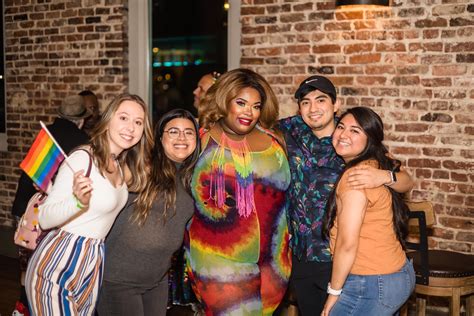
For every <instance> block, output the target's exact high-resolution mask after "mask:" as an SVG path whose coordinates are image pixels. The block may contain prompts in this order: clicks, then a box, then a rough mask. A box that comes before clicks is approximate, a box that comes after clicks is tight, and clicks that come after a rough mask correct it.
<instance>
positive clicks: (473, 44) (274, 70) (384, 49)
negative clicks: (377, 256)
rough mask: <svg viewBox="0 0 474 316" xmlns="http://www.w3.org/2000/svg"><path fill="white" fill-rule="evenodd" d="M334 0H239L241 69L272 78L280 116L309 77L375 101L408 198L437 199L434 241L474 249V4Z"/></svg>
mask: <svg viewBox="0 0 474 316" xmlns="http://www.w3.org/2000/svg"><path fill="white" fill-rule="evenodd" d="M334 3H335V1H330V2H323V1H291V0H244V1H243V3H242V8H241V20H242V51H243V56H242V60H241V64H242V66H243V67H248V68H252V69H254V70H256V71H257V72H259V73H261V74H262V75H264V76H265V77H266V78H267V79H268V80H269V81H270V83H271V84H272V86H273V88H274V89H275V92H276V93H277V94H278V95H279V99H280V101H281V115H282V116H287V115H289V114H292V113H294V111H295V109H296V104H295V102H294V99H293V97H292V95H293V93H294V91H295V90H296V87H297V86H298V84H299V82H300V81H301V80H302V79H304V78H305V77H307V76H309V75H312V74H322V75H327V76H328V77H330V78H331V79H332V80H333V82H334V83H335V84H336V85H337V87H338V92H339V96H340V97H341V98H342V100H343V103H344V104H345V106H349V107H350V106H356V105H364V106H370V107H373V108H374V110H375V111H376V112H377V113H379V114H380V115H381V116H382V117H383V119H384V122H385V124H386V140H387V141H386V144H387V145H388V146H389V147H390V150H391V152H392V153H393V154H395V155H396V156H397V157H398V158H400V159H402V160H404V161H405V163H406V165H407V166H408V168H409V171H410V172H411V173H412V174H413V175H414V176H415V177H416V179H417V184H416V187H415V189H414V190H413V192H412V193H411V197H412V198H413V199H416V200H420V199H428V200H430V201H432V202H433V203H434V204H435V210H436V215H437V219H436V221H437V223H436V226H435V228H434V230H433V235H434V238H432V240H431V243H432V245H433V246H435V247H437V248H441V249H453V250H457V251H462V252H471V253H472V252H474V234H473V231H474V195H473V193H474V187H473V184H472V183H473V179H474V172H473V171H474V148H473V140H474V127H473V121H474V116H473V112H474V102H473V99H474V76H473V75H474V73H473V72H474V67H473V64H472V63H473V62H474V19H473V16H474V14H473V12H474V4H472V2H471V3H470V1H468V0H440V1H438V0H435V1H432V0H403V1H402V0H395V1H394V2H393V4H392V7H391V8H388V9H374V8H372V9H367V8H365V9H357V8H356V9H354V8H351V9H338V10H335V7H334Z"/></svg>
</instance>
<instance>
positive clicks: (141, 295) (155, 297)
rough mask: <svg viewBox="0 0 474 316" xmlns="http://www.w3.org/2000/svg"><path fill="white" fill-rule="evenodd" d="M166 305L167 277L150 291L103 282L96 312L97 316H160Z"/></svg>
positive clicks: (163, 312) (164, 311) (164, 312)
mask: <svg viewBox="0 0 474 316" xmlns="http://www.w3.org/2000/svg"><path fill="white" fill-rule="evenodd" d="M167 305H168V278H167V277H166V278H164V280H162V281H161V282H160V283H159V284H158V285H157V286H156V287H153V288H150V289H145V288H141V287H134V286H129V285H125V284H120V283H112V282H107V281H104V282H103V283H102V289H101V291H100V296H99V303H98V305H97V311H98V314H99V316H130V315H134V316H155V315H160V316H161V315H166V310H167Z"/></svg>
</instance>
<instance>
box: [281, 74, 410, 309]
mask: <svg viewBox="0 0 474 316" xmlns="http://www.w3.org/2000/svg"><path fill="white" fill-rule="evenodd" d="M295 98H296V99H297V102H298V108H299V115H296V116H293V117H289V118H286V119H283V120H281V121H280V122H279V127H280V129H281V131H282V132H283V134H284V136H285V141H286V145H287V151H288V161H289V164H290V170H291V184H290V187H289V189H288V191H287V199H288V203H289V208H288V216H289V224H288V225H289V230H290V234H291V239H290V246H291V249H292V251H293V266H292V271H291V279H290V286H291V287H292V290H293V291H294V293H295V294H296V298H297V301H298V308H299V310H300V312H301V313H302V315H319V314H321V311H322V310H323V307H324V303H325V301H326V297H327V294H326V291H327V286H328V283H329V281H330V278H331V270H332V269H331V268H332V258H331V253H330V251H329V242H328V241H327V240H324V239H323V237H322V232H321V230H322V223H323V220H324V213H325V208H326V202H327V200H328V198H329V195H330V193H331V191H332V190H333V188H334V184H335V182H336V181H337V179H338V177H339V175H340V174H341V173H342V171H343V169H344V161H343V160H342V159H341V158H340V157H339V156H338V155H337V154H336V152H335V150H334V148H333V146H332V133H333V132H334V130H335V128H336V117H335V114H336V112H337V111H338V110H339V108H340V101H339V100H338V99H337V93H336V88H335V87H334V85H333V84H332V82H331V81H330V80H329V79H328V78H326V77H323V76H311V77H309V78H307V79H305V80H303V82H301V84H300V86H299V87H298V89H297V90H296V93H295ZM399 175H400V176H399ZM350 176H352V179H353V181H354V182H353V183H354V186H353V188H355V189H362V188H369V187H377V186H380V185H384V184H385V185H390V186H391V187H392V188H393V189H395V190H396V191H400V192H405V191H408V190H409V189H411V187H412V185H413V182H412V180H411V178H410V176H409V175H408V174H407V173H406V172H401V173H400V174H398V173H397V175H396V177H398V179H399V181H396V180H395V181H392V179H393V178H392V177H394V174H392V173H391V172H389V171H387V170H378V169H367V168H364V169H361V170H358V171H356V172H354V173H353V174H352V175H350Z"/></svg>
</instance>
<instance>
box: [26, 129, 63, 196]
mask: <svg viewBox="0 0 474 316" xmlns="http://www.w3.org/2000/svg"><path fill="white" fill-rule="evenodd" d="M41 126H42V128H41V131H40V132H39V134H38V136H36V139H35V141H34V142H33V145H31V148H30V150H29V151H28V154H27V155H26V157H25V159H23V161H22V162H21V163H20V168H21V169H23V171H25V173H26V174H27V175H28V176H29V177H30V178H31V179H32V180H33V182H34V183H36V185H37V186H39V187H40V188H41V190H43V191H45V192H46V189H47V188H48V184H49V182H50V181H51V178H52V177H53V176H54V174H55V173H56V170H58V167H59V165H60V164H61V162H62V161H63V160H64V158H65V155H64V152H63V151H62V149H61V148H60V147H59V145H58V144H57V143H56V141H55V140H54V138H53V137H52V135H51V134H50V133H49V131H48V129H47V128H46V126H45V125H44V124H43V122H41Z"/></svg>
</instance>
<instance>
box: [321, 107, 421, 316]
mask: <svg viewBox="0 0 474 316" xmlns="http://www.w3.org/2000/svg"><path fill="white" fill-rule="evenodd" d="M382 141H383V123H382V120H381V119H380V117H379V116H378V115H377V114H376V113H375V112H374V111H372V110H371V109H369V108H365V107H355V108H352V109H349V110H347V112H346V113H344V114H343V115H342V116H341V119H340V121H339V123H338V124H337V126H336V130H335V132H334V134H333V146H334V148H335V150H336V152H337V154H338V155H340V156H341V157H342V158H343V159H344V161H345V163H346V168H345V171H344V172H343V174H342V175H341V177H340V178H339V180H338V182H337V183H336V190H334V192H333V193H332V195H331V197H330V199H329V202H328V212H327V218H326V232H327V234H328V235H329V237H330V245H331V253H332V255H333V270H332V275H331V282H330V283H329V284H328V290H327V291H328V294H329V296H328V298H327V300H326V304H325V307H324V310H323V312H322V315H336V316H337V315H364V316H367V315H377V316H382V315H393V314H394V313H395V312H396V311H397V310H398V309H399V308H400V307H401V306H402V305H403V304H404V303H405V301H406V300H407V299H408V297H409V296H410V294H411V292H412V291H413V288H414V286H415V273H414V270H413V266H412V264H411V262H409V261H407V258H406V255H405V252H404V240H405V238H406V235H407V231H408V229H407V220H408V208H407V206H406V205H405V204H404V202H403V200H402V197H401V195H400V194H398V193H396V192H395V191H393V190H392V189H391V188H389V187H388V186H382V187H378V188H373V189H362V190H354V189H352V188H351V187H350V186H349V184H348V183H347V170H349V169H351V168H353V167H355V166H361V165H371V166H374V167H378V168H380V169H384V170H392V171H393V172H395V171H397V170H398V169H399V166H400V162H399V161H398V160H395V159H392V158H390V157H388V156H387V149H386V148H385V146H384V145H383V144H382ZM392 180H393V181H396V179H394V178H392Z"/></svg>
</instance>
